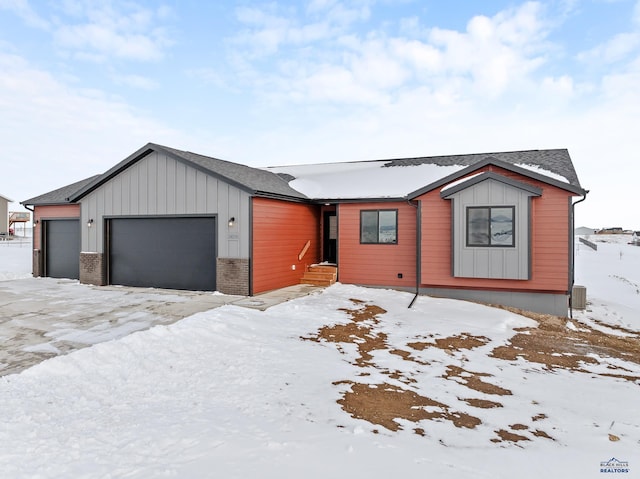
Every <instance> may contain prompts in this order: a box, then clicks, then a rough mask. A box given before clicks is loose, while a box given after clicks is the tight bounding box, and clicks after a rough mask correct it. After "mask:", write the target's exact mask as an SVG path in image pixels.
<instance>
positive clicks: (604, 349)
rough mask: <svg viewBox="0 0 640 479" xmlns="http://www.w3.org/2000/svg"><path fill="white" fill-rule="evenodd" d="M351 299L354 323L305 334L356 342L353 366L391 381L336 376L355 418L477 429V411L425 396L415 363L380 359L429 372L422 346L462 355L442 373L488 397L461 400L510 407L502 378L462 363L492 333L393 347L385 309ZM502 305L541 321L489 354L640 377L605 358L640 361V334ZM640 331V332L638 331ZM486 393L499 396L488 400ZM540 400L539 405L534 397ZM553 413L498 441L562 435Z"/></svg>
mask: <svg viewBox="0 0 640 479" xmlns="http://www.w3.org/2000/svg"><path fill="white" fill-rule="evenodd" d="M351 301H352V302H353V304H354V307H353V308H343V309H341V311H344V312H345V313H347V314H348V315H349V319H350V321H349V322H346V323H344V324H335V325H331V326H324V327H322V328H320V329H319V330H318V332H317V333H316V334H315V335H313V336H310V337H306V338H303V339H305V340H311V341H316V342H324V343H332V344H334V345H335V346H336V348H337V349H338V351H340V352H341V353H343V354H347V352H352V351H353V349H350V348H352V347H353V346H355V347H356V355H355V359H353V360H352V364H353V365H354V366H357V367H359V368H362V369H361V373H360V376H361V377H366V376H372V374H373V373H372V370H371V368H374V369H376V370H377V371H378V372H381V373H382V374H384V375H386V376H387V377H388V378H389V380H390V381H391V382H382V383H376V384H371V383H366V382H356V381H337V382H335V383H334V384H335V385H336V386H341V387H342V388H343V391H342V395H341V398H340V399H338V400H337V403H338V404H340V406H341V407H342V409H343V410H344V411H345V412H347V413H348V414H349V415H351V416H352V417H354V418H357V419H363V420H365V421H368V422H370V423H371V424H374V425H379V426H382V427H384V428H386V429H388V430H390V431H398V430H400V429H403V426H405V427H406V424H405V423H406V422H407V421H408V422H413V423H416V426H417V423H419V422H420V421H424V420H435V421H450V422H451V423H452V424H454V425H455V426H456V427H459V428H468V429H474V428H476V427H477V426H479V425H480V424H482V421H481V419H479V418H478V417H475V416H473V415H472V414H468V413H467V412H459V411H456V410H455V409H457V408H455V407H452V406H449V405H447V404H444V403H442V402H440V401H436V400H434V399H431V398H429V397H425V396H423V395H421V394H420V393H419V392H418V391H419V390H418V389H417V387H416V380H415V379H414V378H412V377H410V376H411V375H412V374H413V373H412V372H410V371H411V368H407V370H408V371H399V370H389V369H386V368H384V367H382V366H380V364H377V363H376V355H375V352H376V351H377V352H379V353H382V352H384V353H386V354H392V355H396V356H399V357H400V358H402V359H403V360H404V361H407V362H411V363H414V365H415V366H414V367H415V368H417V369H418V370H420V369H423V370H424V367H425V366H430V364H431V363H430V362H428V361H426V360H424V359H422V358H420V354H419V352H420V351H424V350H426V349H428V348H438V349H441V350H443V351H445V352H446V353H447V354H448V355H449V356H451V357H452V358H457V359H458V360H460V365H453V364H448V365H447V364H446V363H444V364H445V368H446V370H445V372H444V374H442V376H440V377H441V378H443V379H445V380H448V381H453V382H456V383H457V384H460V385H462V386H464V387H466V388H468V389H470V390H473V391H476V392H478V393H480V394H481V395H484V396H485V397H458V398H456V399H457V400H458V401H459V402H461V403H466V404H467V405H468V406H470V407H472V408H477V409H478V410H480V409H492V408H502V407H505V406H504V405H503V404H502V403H501V402H499V401H497V400H494V398H495V397H505V396H512V395H513V393H512V391H511V390H509V389H507V388H505V387H502V386H500V385H498V384H496V383H499V379H497V378H495V377H494V376H493V375H492V374H489V373H485V372H479V371H472V370H469V369H465V368H464V367H463V366H464V362H465V361H466V356H465V353H464V351H469V350H472V349H475V348H479V347H481V346H485V345H487V344H489V343H490V338H487V337H485V336H474V335H472V334H470V333H466V332H462V333H459V334H456V335H452V336H449V337H436V336H434V335H430V336H428V337H424V336H422V337H417V338H416V341H414V342H409V343H407V344H406V348H397V347H395V348H392V347H390V345H389V342H388V339H389V338H388V336H387V334H386V333H385V332H383V331H382V328H381V327H380V319H379V317H380V316H381V315H383V314H385V313H386V311H385V310H384V309H382V308H380V307H379V306H376V305H374V304H369V303H367V302H365V301H361V300H358V299H352V300H351ZM503 309H507V310H509V311H512V312H515V313H517V314H521V315H523V316H526V317H528V318H531V319H533V320H534V321H535V322H536V324H537V325H536V326H534V327H527V328H518V329H516V330H515V331H516V334H515V335H514V336H513V337H511V338H510V339H509V341H508V342H507V343H506V344H504V345H502V346H498V347H495V348H493V350H491V351H488V352H487V354H488V355H489V356H490V357H494V358H497V359H502V360H509V361H513V360H518V359H523V360H526V361H529V362H532V363H538V364H542V365H544V366H545V368H549V369H554V368H563V369H567V370H572V371H579V372H588V373H589V374H599V375H601V376H612V377H616V378H622V379H627V380H629V381H636V382H639V381H640V378H639V377H638V376H634V375H633V374H634V371H631V370H628V369H625V368H624V367H622V366H621V365H620V364H606V358H615V359H619V360H624V361H630V362H633V363H639V362H640V342H639V341H638V340H637V339H638V337H637V333H635V332H632V331H624V332H625V333H628V334H630V335H629V336H626V337H625V336H615V335H609V334H606V333H603V332H601V331H598V330H596V329H593V328H591V327H589V326H588V325H585V324H583V323H578V322H577V321H574V322H569V320H568V319H566V318H559V317H556V316H551V315H543V314H535V313H529V312H526V311H521V310H516V309H513V308H503ZM633 334H635V335H636V336H631V335H633ZM377 357H380V356H377ZM603 364H604V365H605V366H606V368H607V371H609V372H602V371H600V372H599V373H595V372H593V371H587V369H585V368H586V367H588V366H589V365H598V367H600V368H601V367H602V365H603ZM401 369H402V368H401ZM492 378H493V379H492ZM392 383H394V384H392ZM487 395H489V396H493V398H491V399H488V398H487V397H486V396H487ZM465 396H466V395H465ZM505 404H506V403H505ZM533 404H537V403H536V402H535V401H534V402H533ZM546 419H548V417H547V416H546V414H544V413H539V414H536V415H534V416H533V417H531V419H530V420H527V421H525V424H521V423H516V424H511V425H509V426H507V425H504V426H503V427H499V428H497V429H496V430H494V433H495V434H496V437H494V438H492V439H491V441H492V442H495V443H504V442H509V443H514V444H517V443H520V442H523V441H532V440H534V439H536V438H541V439H548V440H555V439H554V438H553V437H552V436H551V435H549V434H548V433H547V432H545V431H544V430H542V429H541V428H540V427H536V426H541V425H542V422H543V421H545V420H546ZM534 423H535V425H536V426H534ZM527 424H529V425H527ZM421 426H423V425H421ZM413 431H414V432H415V433H416V434H419V435H422V436H426V435H427V432H426V431H425V428H424V426H423V427H416V428H414V429H413ZM374 432H378V430H374Z"/></svg>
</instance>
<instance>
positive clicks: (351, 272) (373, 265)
mask: <svg viewBox="0 0 640 479" xmlns="http://www.w3.org/2000/svg"><path fill="white" fill-rule="evenodd" d="M378 209H379V210H388V209H397V210H398V243H397V244H360V211H362V210H378ZM338 235H339V238H340V239H339V244H338V278H339V280H340V282H342V283H352V284H362V285H370V286H395V287H407V288H411V287H414V286H415V284H416V274H415V273H416V208H414V207H412V206H410V205H408V204H407V203H406V202H397V203H395V202H394V203H353V204H341V205H340V206H339V207H338ZM399 273H400V274H402V278H398V274H399Z"/></svg>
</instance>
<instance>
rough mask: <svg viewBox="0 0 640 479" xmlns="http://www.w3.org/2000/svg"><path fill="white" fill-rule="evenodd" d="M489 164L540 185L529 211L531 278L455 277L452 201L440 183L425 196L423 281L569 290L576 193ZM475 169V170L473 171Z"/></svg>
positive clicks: (454, 285)
mask: <svg viewBox="0 0 640 479" xmlns="http://www.w3.org/2000/svg"><path fill="white" fill-rule="evenodd" d="M485 170H491V171H496V172H497V173H499V174H501V175H503V176H507V177H510V178H513V179H516V180H518V181H520V182H523V183H528V184H531V185H534V186H537V187H538V188H541V189H542V190H543V191H542V196H540V197H535V198H533V203H532V211H531V225H532V226H531V228H532V231H531V242H532V243H531V280H528V281H527V280H501V279H479V278H455V277H453V276H452V274H451V204H450V201H449V200H444V199H442V198H440V190H439V189H436V190H434V191H430V192H428V193H426V194H425V195H423V196H421V197H420V198H419V200H421V201H422V270H421V273H422V274H421V286H423V287H429V288H432V287H447V288H466V289H491V290H507V291H536V292H552V293H565V292H566V291H567V289H568V284H569V273H570V272H569V255H570V234H571V232H570V231H569V214H570V203H569V197H571V196H572V193H570V192H568V191H565V190H562V189H560V188H556V187H554V186H550V185H547V184H545V183H542V182H539V181H536V180H533V179H531V178H528V177H523V176H520V175H518V174H516V173H513V172H511V171H507V170H503V169H501V168H498V167H494V166H488V167H487V168H485ZM475 173H477V172H473V174H475Z"/></svg>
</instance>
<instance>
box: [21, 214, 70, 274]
mask: <svg viewBox="0 0 640 479" xmlns="http://www.w3.org/2000/svg"><path fill="white" fill-rule="evenodd" d="M79 216H80V205H77V204H68V205H46V206H35V207H34V209H33V221H34V228H33V261H32V266H31V273H32V274H33V276H35V277H39V276H42V275H43V274H44V263H43V261H44V253H43V251H42V220H47V219H62V218H78V217H79Z"/></svg>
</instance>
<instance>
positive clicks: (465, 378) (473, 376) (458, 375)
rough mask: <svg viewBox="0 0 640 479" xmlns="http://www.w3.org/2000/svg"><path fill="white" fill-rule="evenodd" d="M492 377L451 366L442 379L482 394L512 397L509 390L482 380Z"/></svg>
mask: <svg viewBox="0 0 640 479" xmlns="http://www.w3.org/2000/svg"><path fill="white" fill-rule="evenodd" d="M490 376H491V374H488V373H477V372H471V371H465V370H464V369H462V368H461V367H458V366H452V365H449V366H447V372H446V373H445V374H444V375H443V376H442V377H443V378H445V379H453V380H454V381H456V382H457V383H459V384H462V385H464V386H466V387H468V388H469V389H473V390H475V391H478V392H481V393H485V394H493V395H496V396H511V394H512V393H511V391H509V390H508V389H504V388H501V387H500V386H496V385H495V384H491V383H488V382H486V381H483V380H482V379H480V378H482V377H490Z"/></svg>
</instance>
